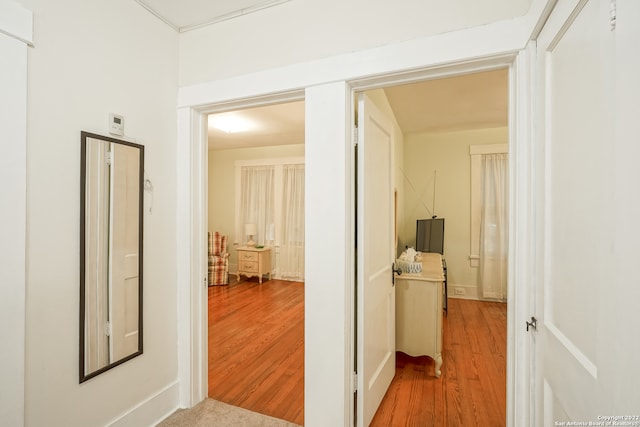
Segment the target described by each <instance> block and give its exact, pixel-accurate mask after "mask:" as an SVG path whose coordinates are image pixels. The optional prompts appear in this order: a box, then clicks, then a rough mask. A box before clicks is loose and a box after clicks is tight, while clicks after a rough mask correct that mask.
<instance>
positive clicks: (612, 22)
mask: <svg viewBox="0 0 640 427" xmlns="http://www.w3.org/2000/svg"><path fill="white" fill-rule="evenodd" d="M617 17H618V8H617V6H616V0H609V26H610V27H611V31H615V29H616V19H617Z"/></svg>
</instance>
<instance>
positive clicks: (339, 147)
mask: <svg viewBox="0 0 640 427" xmlns="http://www.w3.org/2000/svg"><path fill="white" fill-rule="evenodd" d="M452 49H454V50H455V46H452ZM427 50H428V47H427ZM532 52H533V50H532V49H527V50H525V51H521V52H519V51H518V50H513V51H510V52H507V53H504V50H499V51H496V52H495V55H488V54H486V53H484V54H478V55H477V56H476V58H481V59H475V60H474V61H473V62H467V61H464V60H465V59H467V58H468V54H467V53H466V52H458V54H454V56H453V57H449V62H448V64H451V65H447V66H446V67H443V66H442V64H441V63H439V64H436V62H434V61H431V62H424V61H418V62H419V64H418V65H417V66H416V67H413V68H410V69H409V68H407V69H406V70H405V71H402V70H400V71H398V70H396V69H394V72H393V73H392V72H391V71H390V70H388V69H386V68H384V67H382V68H381V69H379V70H378V68H380V67H378V68H376V70H378V72H377V73H375V72H374V71H375V70H372V71H371V74H370V75H369V76H368V77H365V78H362V77H359V76H356V75H354V74H353V73H351V72H349V71H348V70H345V69H344V67H342V68H340V66H339V62H338V61H334V60H332V59H329V60H327V62H328V63H330V64H334V62H335V64H334V65H335V66H337V67H338V68H340V69H341V70H342V75H344V76H345V78H346V79H347V80H348V81H336V80H331V81H329V82H327V81H326V80H325V79H324V78H323V74H322V72H321V71H322V70H318V72H312V73H311V75H308V76H307V77H308V78H307V79H306V80H305V83H304V84H300V83H299V82H298V80H295V82H298V83H295V84H294V83H292V82H288V83H285V82H284V81H283V80H282V76H279V75H277V76H273V75H271V74H268V73H264V74H262V73H260V74H259V75H257V76H256V75H251V76H247V77H246V78H241V79H240V81H239V82H238V84H239V86H238V87H239V88H240V87H243V86H242V83H243V82H246V83H249V82H251V85H250V86H251V90H249V92H246V91H244V90H241V89H238V90H236V91H235V92H237V94H236V95H235V97H231V98H232V99H240V100H241V101H232V102H230V101H229V91H228V90H226V89H227V88H226V86H225V85H226V83H225V81H220V82H211V83H209V84H207V88H206V89H207V90H206V91H205V92H198V93H201V94H202V95H196V94H195V93H193V94H191V92H188V91H187V92H184V94H185V98H183V101H182V105H183V107H181V108H179V110H178V135H179V137H178V141H179V150H178V189H179V192H178V194H179V195H180V197H181V198H182V199H184V200H179V206H184V207H185V208H184V209H181V210H179V211H178V215H177V217H178V224H179V227H178V232H179V233H184V234H185V235H188V236H190V239H188V240H186V241H184V242H179V248H178V249H179V250H178V254H179V255H178V276H179V285H180V286H179V289H183V290H181V291H180V293H179V298H180V300H179V307H180V308H181V309H180V312H181V313H183V315H182V316H181V322H180V324H181V336H184V337H185V343H184V345H183V346H182V347H181V348H182V349H184V350H181V356H180V361H181V364H180V377H181V378H182V379H183V381H182V382H181V396H182V400H181V402H182V404H183V405H185V406H191V405H193V404H195V403H197V402H198V401H200V400H201V399H202V398H204V396H205V395H206V387H204V386H205V385H206V380H205V381H204V382H203V380H202V379H203V378H205V372H204V369H203V368H204V367H205V366H203V361H204V359H205V357H204V356H206V351H204V352H203V350H202V347H201V345H200V344H201V343H202V342H203V340H204V339H205V336H204V332H205V329H206V328H205V326H203V324H202V323H203V320H204V317H203V312H202V307H203V305H204V303H205V300H206V298H204V295H203V293H202V291H201V290H202V288H201V287H200V285H199V284H198V285H197V286H196V285H194V284H191V285H190V284H189V283H191V282H190V281H189V277H204V275H205V273H204V271H203V269H202V265H203V263H202V262H201V261H200V260H199V259H196V258H192V257H191V256H190V255H189V254H190V253H196V254H198V253H199V254H205V253H206V248H205V241H204V239H202V240H201V237H200V236H201V235H202V232H201V231H200V230H205V226H204V224H200V221H201V218H202V216H201V213H200V212H201V211H199V210H198V209H197V208H196V207H197V206H198V205H199V203H200V201H201V200H202V199H201V197H203V196H201V194H204V193H203V192H201V191H200V189H199V185H200V184H199V183H200V182H201V180H202V178H201V177H202V176H203V173H202V170H203V168H202V166H201V165H200V164H199V162H198V161H197V157H195V156H194V155H193V154H194V153H200V152H201V151H202V150H204V144H203V139H202V138H201V137H200V136H199V135H201V132H202V129H203V128H204V121H203V114H205V113H209V112H212V109H214V108H222V107H223V106H224V107H226V109H229V106H230V105H232V106H233V107H237V106H240V105H242V106H246V105H250V104H253V105H255V104H256V103H259V102H263V103H264V102H265V100H271V101H272V102H273V100H274V99H278V100H280V101H285V100H287V99H289V100H290V99H294V98H297V99H301V97H302V93H301V91H300V90H299V88H300V87H305V89H304V97H305V109H306V123H305V127H306V132H305V144H306V145H305V155H306V156H307V163H306V167H307V172H308V177H307V184H306V188H307V190H309V191H310V193H313V194H314V198H313V203H312V205H308V206H307V208H306V214H307V215H310V216H309V217H308V218H307V221H309V222H313V223H314V226H315V227H314V228H308V229H307V231H308V232H309V234H308V235H307V246H306V250H307V258H308V259H309V260H310V263H308V264H307V266H306V278H305V279H306V283H307V285H308V286H307V290H306V291H307V295H306V300H307V304H306V305H305V369H306V375H305V417H308V419H314V420H325V421H326V422H327V423H329V424H332V425H343V424H344V425H350V424H351V421H352V420H353V407H352V405H351V402H352V397H353V377H352V368H353V365H352V362H353V357H354V356H353V354H354V349H353V348H352V344H351V343H353V329H354V325H353V324H352V321H353V309H352V307H353V305H352V304H353V299H352V296H353V289H354V275H353V274H354V273H353V269H352V268H353V265H354V256H355V254H354V253H353V250H352V248H350V247H348V246H345V245H341V244H335V243H332V242H342V241H344V239H345V236H347V237H348V238H349V239H348V240H349V242H353V239H354V236H355V233H354V225H353V223H352V222H351V221H350V220H349V218H350V217H351V214H350V213H351V212H353V205H352V204H351V203H350V202H349V201H350V200H352V197H351V196H352V195H351V194H350V190H349V189H350V188H353V182H352V178H350V176H351V175H350V171H349V170H348V166H347V165H350V164H353V162H352V158H351V154H350V147H351V146H352V139H351V135H352V133H351V126H350V121H349V118H350V117H351V115H352V101H351V99H352V96H351V95H350V93H353V91H360V90H370V89H374V88H379V87H381V86H383V85H384V86H389V85H392V84H398V83H401V82H402V83H408V82H413V81H418V80H424V79H427V78H436V77H442V76H447V75H455V74H461V73H463V72H471V71H482V70H486V69H494V68H497V67H509V70H510V72H509V73H510V76H509V77H510V78H509V98H510V103H509V105H510V114H509V116H510V124H511V123H513V124H514V126H510V131H509V132H510V135H509V144H510V149H513V150H511V152H512V156H511V165H510V167H511V170H513V171H514V174H515V178H514V180H515V184H514V188H512V189H510V193H511V194H512V195H513V194H514V193H516V192H517V193H518V194H521V195H531V194H533V193H532V192H531V189H530V187H531V185H532V182H531V179H530V178H529V172H530V164H529V162H528V160H527V159H528V158H530V156H531V153H532V152H533V146H532V143H531V141H532V135H531V128H530V127H529V126H528V125H527V123H528V121H527V117H529V110H528V107H527V105H528V104H527V100H529V99H531V93H530V92H531V88H530V85H529V83H530V78H531V76H530V73H529V71H530V68H529V64H530V63H531V57H532ZM398 55H400V56H402V54H401V53H399V54H398ZM456 55H458V56H456ZM452 58H453V59H452ZM294 68H295V67H294ZM416 70H418V71H416ZM380 76H383V77H380ZM516 77H517V78H516ZM351 79H353V80H351ZM256 85H257V86H256ZM286 88H289V89H290V90H291V91H292V92H286V91H284V92H283V90H285V89H286ZM217 91H220V95H216V93H217ZM274 93H276V94H279V95H277V96H276V95H264V97H262V95H263V94H274ZM190 94H191V95H190ZM252 95H253V98H251V96H252ZM203 106H205V107H203ZM516 140H517V144H516V143H515V141H516ZM516 186H517V188H516ZM329 189H330V190H331V191H328V190H329ZM510 201H511V202H510V203H511V205H512V206H511V207H515V209H512V212H514V215H513V216H512V217H511V219H510V221H511V224H510V229H511V230H517V232H518V239H523V241H528V239H530V238H531V236H532V235H533V230H532V228H531V222H530V219H529V216H528V212H530V210H531V206H532V205H531V203H532V197H520V198H517V199H515V198H514V197H511V198H510ZM513 234H514V233H512V235H513ZM311 242H312V243H313V244H311ZM510 248H512V252H511V253H510V265H512V266H513V268H512V269H511V270H510V272H509V274H510V280H509V283H510V289H509V299H510V302H513V304H510V305H509V314H508V316H509V325H510V328H509V331H508V338H507V339H508V354H509V358H508V361H509V362H508V372H507V378H508V380H507V396H508V405H507V406H508V416H507V420H508V423H514V422H515V420H521V421H522V422H524V420H526V419H527V417H528V415H527V414H528V410H529V404H528V403H529V401H528V390H529V378H530V371H529V356H528V355H529V339H528V335H522V334H520V333H516V328H515V325H516V324H520V322H522V324H524V323H525V320H526V319H527V317H526V316H527V313H530V311H529V310H530V307H529V299H528V297H527V295H528V288H527V286H529V282H530V280H529V279H530V275H529V274H527V273H528V271H530V269H531V268H532V267H531V261H530V259H529V252H527V250H526V248H523V247H521V246H514V245H510ZM516 249H517V250H516ZM512 260H513V261H514V262H511V261H512ZM327 264H330V265H332V266H333V268H331V269H327V268H326V265H327ZM516 282H517V283H519V284H522V287H520V288H519V289H518V288H517V287H514V284H515V283H516ZM194 286H196V287H195V288H194ZM512 291H513V292H512ZM309 293H311V294H312V295H309ZM310 301H311V303H309V302H310ZM518 330H519V328H518ZM516 361H517V362H518V363H517V364H516V363H515V362H516ZM327 366H330V367H331V369H329V370H327V369H326V367H327ZM309 390H311V391H312V393H309V392H308V391H309ZM515 390H519V393H518V394H516V393H515ZM349 420H351V421H349Z"/></svg>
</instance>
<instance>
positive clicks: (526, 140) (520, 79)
mask: <svg viewBox="0 0 640 427" xmlns="http://www.w3.org/2000/svg"><path fill="white" fill-rule="evenodd" d="M532 67H535V46H533V45H532V46H528V47H527V48H526V49H524V50H522V51H520V52H518V53H509V54H505V55H499V56H494V57H489V58H483V59H476V60H474V61H471V62H460V63H457V64H453V65H450V66H447V67H433V68H425V69H423V70H418V71H410V72H407V73H403V74H394V75H389V76H382V77H380V76H376V77H372V78H366V79H359V80H355V81H352V82H351V84H350V88H351V99H355V97H356V96H357V92H361V91H367V90H375V89H382V88H385V87H389V86H394V85H399V84H409V83H416V82H420V81H424V80H432V79H439V78H447V77H453V76H456V75H461V74H466V73H472V72H480V71H490V70H494V69H497V68H508V69H509V77H508V79H509V95H508V96H509V119H508V121H509V124H508V126H509V129H508V135H509V141H508V145H509V212H510V213H509V229H510V230H517V233H516V232H512V233H509V254H508V260H509V261H508V264H509V274H508V284H507V289H508V290H507V294H508V297H507V393H506V394H507V425H527V424H529V422H530V421H531V420H532V418H531V417H532V416H533V414H532V413H531V411H532V408H530V406H529V394H530V387H531V383H530V378H531V362H532V360H531V358H530V352H531V347H530V346H531V342H530V338H529V336H527V335H526V334H523V333H522V331H523V330H524V328H518V327H517V325H524V324H525V322H526V319H528V316H530V315H531V314H530V313H533V312H534V311H533V310H534V303H535V301H534V298H533V293H532V292H533V290H534V289H533V286H534V283H533V281H532V279H531V277H532V274H533V264H532V259H531V254H532V253H533V250H534V244H535V240H534V238H535V234H534V232H535V230H534V229H533V222H532V220H533V217H532V214H533V211H532V209H533V206H535V205H534V193H533V191H532V188H533V179H532V175H531V173H532V172H533V170H532V159H533V157H532V156H533V154H534V147H533V146H532V128H531V125H530V121H529V119H530V115H531V102H530V101H531V99H532V73H531V70H532ZM352 114H353V117H352V120H351V123H355V111H354V112H353V113H352ZM354 128H355V126H354ZM354 320H355V319H354ZM351 330H352V331H353V332H355V324H354V323H352V325H351ZM354 370H355V366H354Z"/></svg>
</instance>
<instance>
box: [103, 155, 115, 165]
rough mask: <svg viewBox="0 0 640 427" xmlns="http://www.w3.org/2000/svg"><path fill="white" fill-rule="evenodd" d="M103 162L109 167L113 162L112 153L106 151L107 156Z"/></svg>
mask: <svg viewBox="0 0 640 427" xmlns="http://www.w3.org/2000/svg"><path fill="white" fill-rule="evenodd" d="M104 161H105V162H106V163H107V165H108V166H111V162H112V161H113V152H111V151H107V155H106V156H105V158H104Z"/></svg>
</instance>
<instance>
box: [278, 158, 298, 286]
mask: <svg viewBox="0 0 640 427" xmlns="http://www.w3.org/2000/svg"><path fill="white" fill-rule="evenodd" d="M282 181H283V183H282V185H283V189H282V190H283V191H282V228H281V230H282V236H281V242H280V260H279V261H280V266H279V267H280V275H281V276H282V277H283V278H294V279H304V165H284V167H283V170H282Z"/></svg>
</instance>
